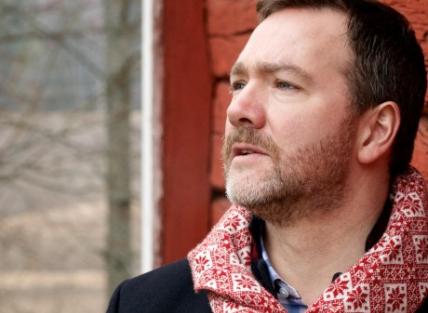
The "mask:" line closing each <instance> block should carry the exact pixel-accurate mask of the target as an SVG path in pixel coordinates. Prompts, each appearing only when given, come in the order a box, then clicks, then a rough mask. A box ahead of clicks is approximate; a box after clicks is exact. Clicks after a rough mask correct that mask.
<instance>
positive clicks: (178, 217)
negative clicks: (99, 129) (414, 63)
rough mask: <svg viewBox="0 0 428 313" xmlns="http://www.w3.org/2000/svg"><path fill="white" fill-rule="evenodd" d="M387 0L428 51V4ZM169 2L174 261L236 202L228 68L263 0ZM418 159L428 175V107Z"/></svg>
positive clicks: (169, 211)
mask: <svg viewBox="0 0 428 313" xmlns="http://www.w3.org/2000/svg"><path fill="white" fill-rule="evenodd" d="M384 2H385V3H388V4H391V5H393V6H394V7H395V8H397V9H398V10H400V11H401V12H402V13H404V14H405V15H406V16H407V17H408V18H409V19H410V20H411V22H412V24H413V26H414V28H415V29H416V32H417V36H418V39H419V40H420V42H421V44H422V46H423V48H424V50H425V53H426V55H427V57H428V2H426V1H420V0H385V1H384ZM164 3H165V10H164V15H163V27H164V28H163V29H164V38H163V40H164V49H165V89H164V97H165V99H164V124H163V127H164V144H163V153H164V168H163V172H164V200H163V204H162V207H163V237H162V238H163V242H162V247H163V250H162V257H163V263H167V262H170V261H172V260H175V259H178V258H181V257H184V256H185V255H186V253H187V251H188V250H189V249H191V248H192V247H193V246H195V245H196V243H197V242H199V241H200V240H201V239H202V238H203V237H204V235H205V234H206V232H207V231H208V230H209V228H210V226H211V225H212V224H213V223H215V221H217V220H218V218H219V217H220V216H221V214H223V212H224V210H225V209H227V207H228V205H229V204H228V201H227V200H226V199H225V198H224V179H223V170H222V163H221V159H220V151H221V142H222V136H223V127H224V120H225V110H226V107H227V105H228V103H229V92H228V72H229V70H230V67H231V65H232V64H233V62H234V61H235V59H236V57H237V56H238V54H239V51H240V50H241V49H242V47H243V46H244V44H245V42H246V40H247V39H248V36H249V34H250V33H251V30H252V29H253V28H254V26H255V25H256V23H257V17H256V13H255V3H256V0H180V1H176V0H164ZM427 60H428V59H427ZM427 63H428V62H427ZM413 164H414V165H416V167H418V168H419V169H420V170H421V171H422V172H423V174H424V175H425V177H427V178H428V105H427V106H426V108H425V115H424V117H423V119H422V121H421V125H420V131H419V134H418V139H417V143H416V149H415V155H414V159H413Z"/></svg>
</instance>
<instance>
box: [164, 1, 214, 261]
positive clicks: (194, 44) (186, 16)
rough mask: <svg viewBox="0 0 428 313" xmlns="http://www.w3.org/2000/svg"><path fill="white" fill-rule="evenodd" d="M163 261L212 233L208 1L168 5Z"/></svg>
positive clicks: (185, 251) (166, 15)
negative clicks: (210, 207)
mask: <svg viewBox="0 0 428 313" xmlns="http://www.w3.org/2000/svg"><path fill="white" fill-rule="evenodd" d="M162 29H163V44H164V45H163V47H164V82H163V83H164V86H163V134H164V136H163V189H164V190H163V194H164V197H163V200H162V203H161V207H162V208H163V214H162V216H163V222H162V225H163V230H162V245H161V247H162V248H161V249H162V251H161V257H162V263H164V264H165V263H169V262H171V261H174V260H177V259H180V258H182V257H185V256H186V254H187V252H188V251H189V250H190V249H191V248H193V247H194V246H195V245H196V244H197V243H198V242H199V241H200V240H202V239H203V237H204V236H205V235H206V233H207V232H208V227H209V205H210V185H209V158H210V155H209V152H210V151H209V150H210V128H211V123H210V120H211V104H210V102H211V88H212V87H211V81H212V77H211V75H210V70H209V56H208V42H207V39H206V34H205V26H204V0H180V1H177V0H165V1H164V7H163V19H162Z"/></svg>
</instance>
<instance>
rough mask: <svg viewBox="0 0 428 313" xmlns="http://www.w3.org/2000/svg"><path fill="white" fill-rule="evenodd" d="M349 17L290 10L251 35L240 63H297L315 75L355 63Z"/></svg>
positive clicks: (324, 11) (331, 12)
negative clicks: (350, 41) (348, 30)
mask: <svg viewBox="0 0 428 313" xmlns="http://www.w3.org/2000/svg"><path fill="white" fill-rule="evenodd" d="M347 38H348V36H347V16H346V15H345V14H344V13H342V12H339V11H337V10H334V9H328V8H325V9H311V8H287V9H283V10H281V11H278V12H276V13H274V14H272V15H271V16H269V17H267V18H266V19H265V20H264V21H263V22H262V23H260V24H259V26H258V27H257V28H256V29H255V30H254V32H253V33H252V35H251V37H250V39H249V41H248V42H247V45H246V46H245V48H244V50H243V51H242V52H241V54H240V56H239V58H238V62H240V63H244V64H245V65H246V66H248V67H251V65H252V64H257V63H260V62H271V63H286V64H296V65H298V66H300V67H303V68H304V69H306V70H308V71H309V72H310V71H313V72H316V71H319V70H323V69H326V68H329V67H334V69H335V70H338V71H345V70H346V69H347V67H348V64H349V62H350V61H352V59H353V57H352V50H351V49H350V47H349V45H348V40H347Z"/></svg>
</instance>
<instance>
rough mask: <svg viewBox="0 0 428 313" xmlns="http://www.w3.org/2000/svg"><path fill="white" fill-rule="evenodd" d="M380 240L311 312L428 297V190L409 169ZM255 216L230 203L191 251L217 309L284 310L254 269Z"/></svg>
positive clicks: (405, 304) (395, 189) (404, 306)
mask: <svg viewBox="0 0 428 313" xmlns="http://www.w3.org/2000/svg"><path fill="white" fill-rule="evenodd" d="M390 197H391V200H392V210H391V216H390V219H389V222H388V225H387V227H386V231H385V232H384V234H383V235H382V237H381V238H380V240H379V241H378V242H377V243H376V244H375V245H374V246H373V247H372V248H371V249H370V250H369V251H367V252H366V253H365V254H364V256H363V257H362V258H361V259H360V260H359V261H358V263H357V264H356V265H354V266H352V267H351V268H350V269H349V270H348V271H346V272H344V273H342V274H341V275H340V276H339V277H338V278H337V279H336V280H334V281H333V282H332V283H331V284H330V285H329V286H328V287H327V288H326V289H325V290H324V292H323V293H322V295H321V296H320V297H319V298H318V300H317V301H316V302H315V303H314V304H312V305H311V306H310V307H309V308H308V310H307V312H310V313H315V312H371V313H374V312H376V313H377V312H407V313H410V312H415V311H416V310H417V308H418V307H419V306H420V305H421V304H422V302H423V301H424V300H425V299H426V298H427V297H428V194H427V190H426V186H425V182H424V179H423V178H422V176H421V175H420V174H419V173H418V172H417V171H416V170H415V169H410V170H409V172H407V173H406V174H404V175H402V176H400V177H398V178H397V179H396V180H395V182H394V184H393V186H392V189H391V194H390ZM251 219H252V214H251V213H250V212H249V211H248V210H246V209H245V208H242V207H236V206H232V207H231V208H230V209H229V210H228V211H227V212H226V213H225V214H224V215H223V217H222V218H221V219H220V221H219V222H218V223H217V224H216V225H215V226H214V228H213V229H212V230H211V232H210V233H209V234H208V236H207V237H206V238H205V239H204V240H203V242H202V243H200V244H199V245H198V246H197V247H196V248H195V249H194V250H192V251H191V252H190V253H189V255H188V260H189V263H190V267H191V270H192V278H193V283H194V287H195V291H196V292H198V291H202V290H204V291H206V292H207V295H208V299H209V302H210V305H211V308H212V310H213V312H214V313H226V312H245V313H255V312H270V313H274V312H278V313H279V312H282V313H284V312H286V310H285V309H284V308H283V307H282V305H281V304H280V303H279V302H278V300H277V299H276V298H275V297H274V296H273V295H272V294H270V293H269V292H268V291H267V290H266V289H265V288H263V287H262V285H261V284H260V283H259V282H258V281H257V280H256V278H255V277H254V275H253V274H252V272H251V268H250V266H251V249H252V246H253V244H254V242H253V238H252V236H251V234H250V231H249V224H250V222H251Z"/></svg>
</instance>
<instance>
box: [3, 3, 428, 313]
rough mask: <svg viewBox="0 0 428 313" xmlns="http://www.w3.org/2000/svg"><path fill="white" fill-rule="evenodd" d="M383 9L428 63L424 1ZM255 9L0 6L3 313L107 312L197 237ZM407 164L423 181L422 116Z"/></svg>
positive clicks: (216, 203)
mask: <svg viewBox="0 0 428 313" xmlns="http://www.w3.org/2000/svg"><path fill="white" fill-rule="evenodd" d="M384 2H386V3H389V4H391V5H393V6H394V7H396V8H397V9H398V10H400V11H401V12H402V13H404V14H405V15H406V16H407V17H408V18H409V19H410V20H411V22H412V23H413V26H414V28H415V29H416V33H417V37H418V39H419V40H420V42H421V44H422V46H423V48H424V50H425V52H426V55H428V4H427V3H426V2H425V1H419V0H385V1H384ZM255 3H256V0H180V1H177V0H143V1H140V0H74V1H65V0H0V73H1V74H0V304H1V305H0V313H30V312H31V313H33V312H41V313H51V312H52V313H53V312H55V313H69V312H70V313H71V312H104V311H105V309H106V305H107V301H108V298H109V297H110V294H111V292H112V290H113V289H114V287H115V286H116V285H117V284H118V283H119V282H120V281H122V280H123V279H126V278H127V277H131V276H135V275H138V274H139V273H141V272H143V271H146V270H148V269H150V268H154V267H157V266H159V265H161V264H165V263H168V262H171V261H174V260H177V259H180V258H183V257H185V256H186V253H187V252H188V251H189V250H190V249H191V248H192V247H194V246H195V245H196V244H197V243H198V242H199V241H200V240H201V239H202V238H203V237H204V236H205V235H206V233H207V232H208V231H209V229H210V228H211V226H212V225H213V224H214V223H215V222H216V221H217V220H218V218H219V217H220V216H221V215H222V214H223V212H224V211H225V210H226V209H227V207H228V206H229V203H228V201H227V200H226V199H225V197H224V179H223V174H222V164H221V160H220V149H221V142H222V137H223V127H224V120H225V110H226V107H227V105H228V102H229V92H228V72H229V69H230V66H231V65H232V64H233V62H234V60H235V58H236V57H237V55H238V53H239V51H240V50H241V49H242V47H243V45H244V44H245V42H246V40H247V38H248V36H249V34H250V32H251V31H252V29H253V28H254V26H255V25H256V24H257V17H256V14H255ZM147 10H149V11H150V12H147ZM148 19H149V20H150V22H151V23H152V24H150V23H147V21H148ZM147 43H148V44H147ZM143 60H144V61H143ZM148 80H149V81H148ZM148 93H149V94H151V97H147V94H148ZM142 108H143V109H142ZM149 113H150V114H149ZM144 138H145V139H144ZM144 160H146V161H144ZM147 160H148V161H147ZM150 160H151V161H150ZM412 162H413V164H414V165H416V166H417V167H418V168H419V170H421V171H422V173H423V174H424V175H425V177H428V106H427V107H426V109H425V112H424V117H423V118H422V121H421V124H420V129H419V133H418V139H417V143H416V149H415V155H414V159H413V161H412Z"/></svg>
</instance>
